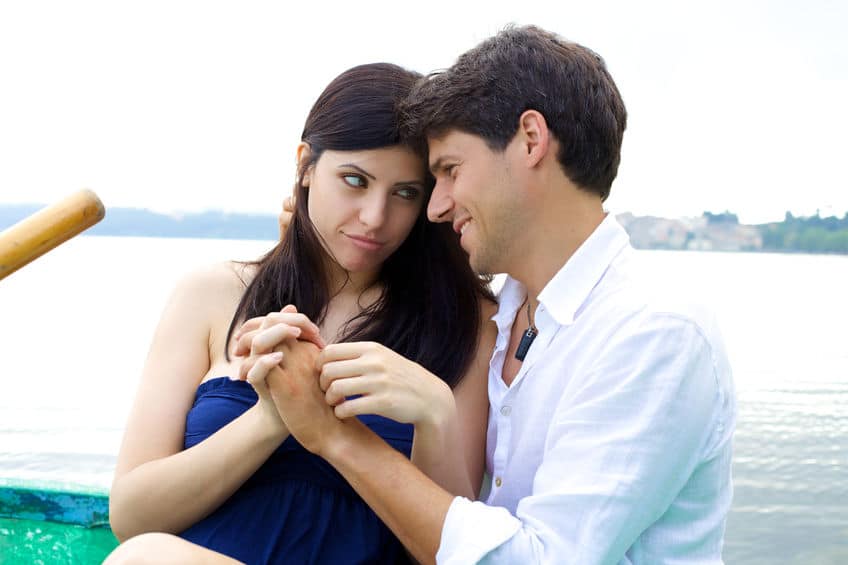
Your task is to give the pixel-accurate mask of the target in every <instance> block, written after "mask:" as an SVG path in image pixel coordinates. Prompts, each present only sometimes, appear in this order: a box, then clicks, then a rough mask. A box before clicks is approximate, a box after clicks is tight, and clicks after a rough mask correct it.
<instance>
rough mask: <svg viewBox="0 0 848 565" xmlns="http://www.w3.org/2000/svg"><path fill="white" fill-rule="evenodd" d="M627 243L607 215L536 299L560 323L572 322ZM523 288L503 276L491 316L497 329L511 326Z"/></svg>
mask: <svg viewBox="0 0 848 565" xmlns="http://www.w3.org/2000/svg"><path fill="white" fill-rule="evenodd" d="M629 246H630V237H629V236H628V235H627V232H626V231H624V228H623V227H621V224H619V223H618V220H616V219H615V216H613V215H612V214H609V213H608V214H607V215H606V217H605V218H604V220H603V221H602V222H601V223H600V225H598V227H597V228H595V231H593V232H592V234H591V235H590V236H589V237H588V238H587V239H586V241H584V242H583V244H582V245H581V246H580V247H579V248H578V249H577V251H575V252H574V254H573V255H572V256H571V257H570V258H569V259H568V261H566V262H565V265H563V266H562V268H561V269H560V270H559V271H557V273H556V274H555V275H554V276H553V278H552V279H551V280H550V281H548V284H546V285H545V288H543V289H542V292H541V293H540V294H539V302H540V303H541V304H543V305H544V306H545V308H546V309H547V310H548V312H550V314H551V316H552V317H553V318H554V319H555V320H556V321H557V323H559V324H562V325H568V324H571V323H572V322H574V317H575V315H576V313H577V310H578V309H579V308H580V306H582V305H583V303H584V302H585V301H586V298H588V296H589V293H590V292H592V289H593V288H595V285H597V284H598V281H600V280H601V277H603V275H604V273H605V272H606V270H607V268H608V267H609V266H610V264H611V263H612V261H613V259H615V257H616V256H618V254H619V253H621V251H622V250H623V249H624V248H626V247H629ZM526 296H527V290H526V289H525V288H524V285H522V284H521V283H520V282H518V281H517V280H515V279H513V278H512V277H510V276H507V277H506V280H505V281H504V284H503V287H502V288H501V292H500V296H499V298H498V303H499V307H498V311H497V312H496V313H495V315H494V316H492V320H493V321H494V322H495V324H497V326H498V330H499V331H500V332H503V331H504V330H509V328H511V327H512V323H513V321H514V320H515V315H516V313H517V312H518V309H519V308H520V307H521V304H522V303H523V302H524V298H525V297H526Z"/></svg>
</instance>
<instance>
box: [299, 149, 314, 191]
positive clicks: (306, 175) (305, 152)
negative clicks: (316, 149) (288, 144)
mask: <svg viewBox="0 0 848 565" xmlns="http://www.w3.org/2000/svg"><path fill="white" fill-rule="evenodd" d="M296 155H297V156H296V158H297V171H298V173H300V170H301V167H302V166H303V165H304V164H305V163H308V162H309V159H310V157H311V156H312V150H311V149H310V147H309V144H308V143H306V142H305V141H301V142H300V143H298V145H297V154H296ZM311 177H312V167H309V168H308V169H307V170H305V171H303V179H302V181H301V184H303V186H304V187H308V186H309V183H310V182H311V181H312V178H311Z"/></svg>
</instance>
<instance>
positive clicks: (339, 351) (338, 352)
mask: <svg viewBox="0 0 848 565" xmlns="http://www.w3.org/2000/svg"><path fill="white" fill-rule="evenodd" d="M381 348H382V349H387V348H384V347H383V346H381V345H380V344H378V343H373V342H370V341H352V342H348V343H332V344H330V345H327V346H326V347H324V349H323V350H322V351H321V353H320V354H319V355H318V361H317V362H318V363H319V364H321V365H323V364H325V363H332V362H333V361H344V360H345V359H356V358H357V357H361V356H363V355H365V354H366V353H369V352H376V351H378V350H379V349H381ZM388 351H391V350H388Z"/></svg>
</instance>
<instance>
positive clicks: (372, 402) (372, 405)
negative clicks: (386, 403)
mask: <svg viewBox="0 0 848 565" xmlns="http://www.w3.org/2000/svg"><path fill="white" fill-rule="evenodd" d="M381 402H382V401H381V399H380V398H379V397H377V396H360V397H358V398H352V399H350V400H345V401H344V402H342V403H341V404H339V405H338V406H336V407H334V408H333V412H334V413H335V414H336V418H339V419H341V420H343V419H345V418H352V417H354V416H362V415H363V414H379V413H380V404H381Z"/></svg>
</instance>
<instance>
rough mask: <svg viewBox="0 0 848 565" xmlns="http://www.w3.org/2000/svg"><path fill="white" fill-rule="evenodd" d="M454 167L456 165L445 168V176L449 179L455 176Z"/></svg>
mask: <svg viewBox="0 0 848 565" xmlns="http://www.w3.org/2000/svg"><path fill="white" fill-rule="evenodd" d="M456 167H457V165H448V166H447V167H445V174H446V175H447V176H449V177H450V178H454V177H455V176H456Z"/></svg>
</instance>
